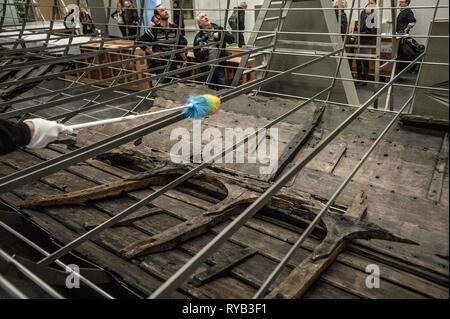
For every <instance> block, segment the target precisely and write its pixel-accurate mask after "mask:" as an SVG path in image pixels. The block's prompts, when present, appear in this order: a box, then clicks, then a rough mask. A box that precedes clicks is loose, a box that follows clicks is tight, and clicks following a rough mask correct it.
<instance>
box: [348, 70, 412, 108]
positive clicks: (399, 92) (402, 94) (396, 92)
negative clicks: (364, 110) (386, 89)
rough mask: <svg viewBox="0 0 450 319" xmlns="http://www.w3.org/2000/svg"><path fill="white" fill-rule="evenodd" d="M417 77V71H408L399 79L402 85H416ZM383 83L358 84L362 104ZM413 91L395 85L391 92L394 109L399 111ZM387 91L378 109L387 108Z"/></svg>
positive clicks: (379, 102) (380, 100) (357, 88)
mask: <svg viewBox="0 0 450 319" xmlns="http://www.w3.org/2000/svg"><path fill="white" fill-rule="evenodd" d="M416 78H417V73H407V74H405V75H404V76H402V77H401V78H400V79H399V80H398V82H397V83H398V84H401V85H414V84H415V81H416ZM381 87H382V86H381V85H379V86H378V85H375V84H368V85H367V86H362V87H361V86H357V87H356V91H357V93H358V97H359V101H360V103H361V104H363V103H364V102H366V101H367V100H369V99H370V98H371V97H372V96H373V95H374V93H375V92H377V91H378V90H379V89H381ZM412 93H413V89H412V88H405V87H394V88H393V90H392V94H391V101H392V105H393V110H394V111H398V110H400V108H401V107H402V106H403V105H404V103H406V102H407V101H408V99H409V98H410V97H411V95H412ZM386 97H387V93H386V94H383V95H382V96H381V98H380V99H379V101H378V109H381V110H383V109H385V106H386Z"/></svg>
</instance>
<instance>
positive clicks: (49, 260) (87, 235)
mask: <svg viewBox="0 0 450 319" xmlns="http://www.w3.org/2000/svg"><path fill="white" fill-rule="evenodd" d="M339 51H340V50H336V51H334V52H331V53H329V55H331V54H336V53H338V52H339ZM327 56H328V55H326V56H323V57H322V58H318V59H315V60H313V61H309V62H306V63H303V64H301V65H299V66H296V67H294V68H292V69H290V70H288V71H290V72H293V71H295V70H298V69H300V68H303V67H306V66H309V65H311V64H313V63H316V62H318V61H320V60H322V59H323V58H326V57H327ZM286 74H289V73H284V74H278V75H275V76H272V77H270V78H267V79H265V80H264V81H257V82H256V83H255V84H252V85H251V86H247V87H245V88H239V87H238V88H237V89H236V90H231V91H234V92H228V94H225V95H223V96H222V97H221V100H222V102H225V101H228V100H230V99H233V98H234V97H236V96H239V95H240V94H242V93H243V92H245V91H251V90H252V89H253V88H255V87H256V86H258V85H260V84H261V82H264V83H270V82H272V81H276V80H278V79H279V78H280V77H282V76H284V75H286ZM305 103H306V102H305ZM305 103H303V104H302V106H303V105H305ZM308 103H309V102H308ZM302 106H301V107H302ZM292 113H293V111H290V112H287V113H286V114H285V115H286V116H288V115H290V114H292ZM180 116H181V115H178V120H179V117H180ZM181 118H184V117H183V116H181ZM280 118H281V119H282V118H284V117H280ZM280 118H278V119H276V120H274V121H273V122H271V123H269V124H271V125H274V124H276V123H278V122H279V121H281V119H280ZM159 124H160V123H159ZM246 140H248V137H247V139H244V140H242V141H241V144H242V143H243V142H244V141H246ZM239 145H240V144H238V143H236V144H235V145H234V146H232V147H230V148H228V149H227V150H225V151H224V152H223V153H222V154H227V153H228V152H230V151H231V150H233V149H234V148H235V147H237V146H239ZM225 152H227V153H225ZM222 154H219V155H218V156H216V157H214V158H212V159H211V160H210V161H208V162H204V163H202V164H200V165H199V166H197V167H196V168H194V169H192V170H191V171H190V172H188V173H186V174H184V175H182V176H181V177H179V178H177V179H175V180H174V181H172V182H170V183H169V184H167V185H165V186H164V187H162V188H161V189H159V190H158V191H156V192H154V193H152V194H151V195H149V196H147V197H146V198H144V199H142V200H141V201H139V202H138V203H136V204H134V205H133V206H131V207H129V208H127V209H125V210H124V211H122V212H121V213H119V214H117V215H115V216H114V217H112V218H111V219H109V220H107V221H105V222H104V223H103V224H101V225H99V226H97V227H96V228H94V229H92V230H91V231H89V232H87V233H85V234H84V235H82V236H80V237H79V238H77V239H75V240H74V241H72V242H71V243H69V244H67V245H66V246H64V247H61V248H60V249H59V250H57V251H56V252H54V253H53V254H52V255H50V256H48V257H46V258H44V259H42V260H41V261H39V264H42V265H49V264H51V263H52V262H53V261H54V260H56V259H58V258H60V257H61V256H64V255H65V254H67V253H68V252H69V251H71V250H72V249H74V248H75V247H77V246H79V245H81V244H82V243H83V242H85V241H86V240H89V239H90V238H92V237H93V236H95V235H96V234H98V233H99V232H101V231H103V230H104V229H106V228H108V227H110V226H112V225H114V224H115V223H116V222H117V221H119V220H120V219H122V218H124V217H126V216H127V215H129V214H131V213H133V212H134V211H136V210H137V209H139V208H141V207H143V206H144V205H147V204H148V203H149V202H151V201H152V200H153V199H155V198H157V197H158V196H160V195H162V194H164V193H165V192H166V191H168V190H170V189H172V188H174V187H176V186H178V185H179V184H181V183H183V182H184V181H186V180H188V179H189V178H191V177H192V176H194V175H195V174H196V173H197V172H199V171H200V170H202V169H204V168H205V167H207V166H208V165H209V164H210V163H211V162H213V161H214V160H215V159H216V158H219V157H220V156H222ZM0 191H1V186H0Z"/></svg>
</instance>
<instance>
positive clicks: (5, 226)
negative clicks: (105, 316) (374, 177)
mask: <svg viewBox="0 0 450 319" xmlns="http://www.w3.org/2000/svg"><path fill="white" fill-rule="evenodd" d="M0 227H2V228H3V229H4V230H6V231H7V232H9V233H10V234H12V235H13V236H15V237H16V238H18V239H20V240H21V241H23V242H24V243H25V244H27V245H29V246H30V247H32V248H33V249H35V250H36V251H38V252H39V253H41V254H43V255H44V256H49V255H50V254H49V253H48V252H46V251H45V250H44V249H42V248H41V247H39V246H38V245H36V244H35V243H34V242H32V241H31V240H29V239H28V238H26V237H25V236H23V235H22V234H20V233H18V232H17V231H15V230H14V229H13V228H11V227H10V226H8V225H6V224H5V223H4V222H2V221H0ZM55 263H56V264H57V265H58V266H60V267H61V268H62V269H64V270H65V271H70V272H73V270H72V269H71V268H70V267H67V265H65V264H64V263H63V262H61V261H60V260H55ZM77 276H78V277H79V278H80V280H81V281H82V282H83V283H85V284H86V286H88V287H89V288H91V289H92V290H94V291H95V292H97V293H98V294H100V295H101V296H103V297H105V298H107V299H114V297H113V296H111V295H110V294H108V293H107V292H106V291H104V290H103V289H101V288H100V287H98V286H97V285H96V284H94V283H93V282H91V281H90V280H89V279H87V278H85V277H83V275H82V274H77Z"/></svg>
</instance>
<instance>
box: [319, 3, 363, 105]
mask: <svg viewBox="0 0 450 319" xmlns="http://www.w3.org/2000/svg"><path fill="white" fill-rule="evenodd" d="M355 1H356V0H352V6H351V9H350V18H349V21H352V18H353V12H354V10H353V7H354V6H355ZM340 19H341V13H339V26H340V25H341V21H340ZM349 33H350V23H348V24H347V29H346V30H345V37H344V40H343V46H342V52H341V54H340V56H339V61H338V63H337V67H336V71H335V72H334V76H333V79H332V81H331V87H332V88H331V90H330V91H329V92H328V95H327V99H326V101H327V102H328V101H329V100H330V98H331V94H332V93H333V89H334V87H335V86H336V82H337V81H336V78H337V77H338V75H339V72H340V70H341V65H342V58H343V57H344V55H345V44H346V43H347V40H348V36H349Z"/></svg>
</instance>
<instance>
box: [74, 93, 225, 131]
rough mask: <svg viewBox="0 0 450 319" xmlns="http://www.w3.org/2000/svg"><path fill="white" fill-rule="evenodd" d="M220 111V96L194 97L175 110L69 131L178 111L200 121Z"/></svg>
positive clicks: (139, 115)
mask: <svg viewBox="0 0 450 319" xmlns="http://www.w3.org/2000/svg"><path fill="white" fill-rule="evenodd" d="M219 109H220V98H219V97H218V96H215V95H200V96H192V97H190V98H189V99H188V100H187V104H185V105H182V106H177V107H174V108H170V109H166V110H161V111H156V112H151V113H143V114H137V115H129V116H124V117H118V118H113V119H107V120H100V121H94V122H88V123H83V124H76V125H71V126H68V130H79V129H82V128H88V127H94V126H99V125H103V124H110V123H119V122H125V121H131V120H134V119H137V118H141V117H146V116H152V115H156V114H161V113H167V112H172V111H176V110H183V111H182V114H183V115H184V116H186V117H187V118H193V119H196V120H198V119H202V118H205V117H206V116H208V115H211V114H213V113H215V112H217V111H218V110H219Z"/></svg>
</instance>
